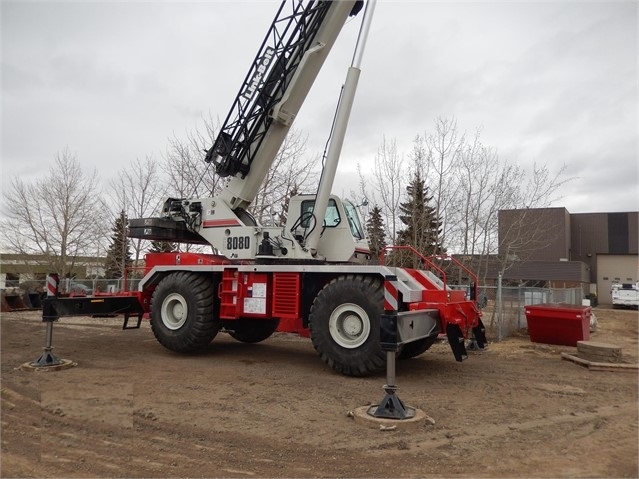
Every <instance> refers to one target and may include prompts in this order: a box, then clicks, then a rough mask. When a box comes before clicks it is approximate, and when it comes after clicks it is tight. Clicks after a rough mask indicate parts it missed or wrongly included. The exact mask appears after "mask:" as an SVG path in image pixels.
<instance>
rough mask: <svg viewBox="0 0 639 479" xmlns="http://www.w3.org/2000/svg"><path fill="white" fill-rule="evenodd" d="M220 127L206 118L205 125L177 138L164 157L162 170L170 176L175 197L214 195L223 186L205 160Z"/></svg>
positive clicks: (174, 138)
mask: <svg viewBox="0 0 639 479" xmlns="http://www.w3.org/2000/svg"><path fill="white" fill-rule="evenodd" d="M216 130H217V128H216V127H215V126H214V125H213V120H212V119H211V118H210V117H209V118H204V119H203V120H202V126H201V127H199V128H198V127H196V128H195V129H193V130H192V131H190V132H188V133H187V134H186V137H185V138H180V137H178V136H176V135H174V136H173V137H172V138H169V144H168V146H167V149H166V152H165V154H164V159H163V162H162V168H163V170H164V172H165V173H166V175H167V185H166V186H167V188H166V192H167V194H168V195H169V196H172V197H175V198H197V197H207V196H214V195H215V193H216V192H218V191H219V189H220V188H221V186H222V179H221V178H220V177H219V176H217V175H216V173H215V168H214V166H213V165H212V164H211V163H206V162H205V161H204V152H205V151H206V150H208V149H209V148H210V147H211V145H213V142H214V141H215V137H216V134H215V132H216Z"/></svg>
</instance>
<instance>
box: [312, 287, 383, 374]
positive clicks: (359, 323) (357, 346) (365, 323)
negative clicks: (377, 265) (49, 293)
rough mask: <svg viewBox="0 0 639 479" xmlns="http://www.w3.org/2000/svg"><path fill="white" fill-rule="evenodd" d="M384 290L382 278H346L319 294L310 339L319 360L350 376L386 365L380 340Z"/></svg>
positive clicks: (370, 371) (316, 299) (315, 303)
mask: <svg viewBox="0 0 639 479" xmlns="http://www.w3.org/2000/svg"><path fill="white" fill-rule="evenodd" d="M383 304H384V289H383V283H382V281H381V280H380V279H379V278H376V277H372V276H361V275H346V276H340V277H337V278H335V279H333V280H332V281H331V282H330V283H328V284H327V285H326V286H324V288H323V289H322V290H321V291H320V292H319V294H318V295H317V297H316V298H315V301H313V305H312V306H311V311H310V315H309V327H310V333H311V340H312V342H313V346H314V347H315V350H316V351H317V352H318V353H319V355H320V358H322V360H323V361H324V362H325V363H326V364H328V365H329V366H330V367H331V368H332V369H334V370H335V371H338V372H340V373H342V374H346V375H348V376H367V375H370V374H373V373H376V372H378V371H380V370H381V369H383V368H384V366H385V365H386V354H385V353H384V351H382V349H381V345H380V341H379V327H380V326H379V318H380V315H381V314H382V312H383Z"/></svg>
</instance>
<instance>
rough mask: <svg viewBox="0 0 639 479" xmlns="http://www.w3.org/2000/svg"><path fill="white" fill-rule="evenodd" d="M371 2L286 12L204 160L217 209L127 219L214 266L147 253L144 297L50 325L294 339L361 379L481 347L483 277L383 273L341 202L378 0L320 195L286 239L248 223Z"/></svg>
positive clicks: (175, 201)
mask: <svg viewBox="0 0 639 479" xmlns="http://www.w3.org/2000/svg"><path fill="white" fill-rule="evenodd" d="M363 3H364V2H363V1H362V0H357V1H347V0H344V1H334V2H333V1H312V2H308V3H303V2H302V1H300V0H292V1H291V0H288V1H287V0H284V1H283V2H282V4H281V6H280V8H279V10H278V12H277V14H276V16H275V19H274V21H273V23H272V25H271V27H270V29H269V31H268V33H267V35H266V37H265V40H264V42H263V43H262V45H261V46H260V48H259V51H258V53H257V56H256V57H255V60H254V61H253V64H252V65H251V67H250V70H249V72H248V74H247V75H246V78H245V79H244V82H243V84H242V86H241V88H240V91H239V93H238V95H237V97H236V98H235V100H234V102H233V105H232V108H231V110H230V112H229V114H228V116H227V117H226V120H225V122H224V125H223V126H222V127H221V129H220V131H219V134H218V135H217V138H216V140H215V141H214V143H213V145H212V147H211V148H210V149H209V150H208V151H207V152H206V157H205V161H206V162H208V163H209V164H210V165H212V166H214V167H215V171H216V172H217V174H218V175H220V176H222V177H225V178H227V180H228V183H227V185H226V186H225V188H224V189H223V190H222V191H221V193H220V194H219V195H217V196H215V197H205V198H168V199H167V200H166V201H165V202H164V203H163V207H162V212H161V215H160V216H159V217H156V218H138V219H132V220H130V223H129V236H130V237H133V238H144V239H148V240H159V241H171V242H182V243H193V244H201V245H210V246H212V247H213V248H214V250H215V251H216V254H204V253H192V252H172V253H149V254H147V255H146V256H145V275H144V277H143V278H142V279H141V281H140V283H139V287H138V290H137V291H136V292H131V293H126V292H124V293H122V294H120V295H115V296H111V297H107V296H101V297H100V298H99V300H98V301H95V300H92V298H78V297H68V298H62V297H59V295H57V296H56V294H55V293H54V294H52V296H50V297H49V298H48V301H47V300H45V304H44V305H43V318H45V317H47V318H55V319H57V317H58V316H61V315H62V316H64V315H72V314H76V315H77V314H84V315H87V314H96V313H110V314H113V313H118V314H123V315H124V318H125V319H124V321H125V322H124V326H123V328H125V329H126V328H128V327H129V326H128V321H129V317H130V316H131V315H137V316H138V322H137V327H139V326H140V321H141V319H142V315H144V314H149V316H150V324H151V329H152V331H153V334H154V335H155V337H156V339H157V340H158V341H159V342H160V343H161V344H162V345H163V346H165V347H166V348H168V349H169V350H172V351H176V352H192V351H197V350H201V349H203V348H205V347H207V346H208V345H209V343H211V341H212V340H213V339H214V337H215V336H216V335H217V334H218V332H220V331H225V332H228V333H229V334H230V335H231V336H232V337H233V338H235V339H236V340H238V341H242V342H246V343H257V342H260V341H263V340H265V339H266V338H268V337H269V336H271V335H272V334H273V333H274V332H275V331H283V332H293V333H298V334H300V335H304V336H310V339H311V341H312V343H313V346H314V347H315V349H316V351H317V352H318V354H319V356H320V358H321V359H322V360H323V361H324V362H325V363H326V364H327V365H328V366H330V367H331V368H332V369H334V370H336V371H338V372H340V373H343V374H346V375H352V376H363V375H368V374H371V373H374V372H376V371H378V370H380V369H382V368H383V367H384V366H385V365H386V362H387V360H388V358H390V357H391V356H392V358H393V361H394V357H395V356H397V357H399V358H411V357H414V356H417V355H419V354H421V353H423V352H424V351H426V350H427V349H428V348H429V347H430V346H431V345H432V344H433V343H434V342H435V340H436V339H437V337H438V336H439V335H446V336H447V338H448V341H449V343H450V345H451V348H452V351H453V354H454V356H455V359H456V360H458V361H461V360H463V359H465V358H466V357H467V353H466V348H465V339H468V338H471V337H472V338H473V339H474V340H475V341H476V342H477V343H478V345H479V346H480V347H483V345H484V343H485V342H486V338H485V334H484V327H483V324H482V322H481V318H480V316H481V313H480V312H479V309H478V307H477V305H476V301H475V298H476V291H477V278H476V277H475V275H474V274H473V273H472V272H470V271H468V270H466V269H465V268H463V266H462V265H461V264H460V263H458V262H456V261H455V260H454V259H453V258H451V257H444V258H442V257H429V258H426V257H423V256H421V255H419V254H418V253H417V252H416V251H414V250H412V249H411V248H409V247H402V248H404V249H408V250H410V251H411V252H412V253H414V254H417V255H418V256H419V258H420V261H421V268H423V269H416V268H399V267H391V266H386V265H385V264H384V259H385V256H386V255H385V254H383V255H382V258H381V260H380V262H378V263H377V264H372V263H374V261H371V258H370V256H371V255H370V250H369V247H368V242H367V238H366V235H365V233H364V228H363V226H362V223H361V221H360V218H359V215H358V212H357V208H356V207H355V205H353V203H351V202H350V201H347V200H342V199H340V198H338V197H337V196H335V195H332V194H331V188H332V185H333V180H334V176H335V172H336V169H337V164H338V161H339V155H340V151H341V147H342V144H343V140H344V137H345V132H346V126H347V123H348V117H349V114H350V110H351V107H352V104H353V98H354V94H355V90H356V86H357V82H358V78H359V73H360V68H359V67H360V64H361V59H362V53H363V47H364V43H365V40H366V37H367V35H368V31H369V28H370V22H371V18H372V13H373V9H374V1H373V0H371V1H369V2H368V4H367V5H366V9H365V12H364V15H363V20H362V26H361V29H360V34H359V38H358V42H357V46H356V48H355V53H354V56H353V62H352V64H351V66H350V68H349V69H348V73H347V76H346V81H345V84H344V86H343V90H342V95H341V98H340V102H339V106H338V111H337V116H336V120H335V125H334V131H333V132H332V138H331V142H330V145H329V148H328V153H327V157H326V159H325V164H324V169H323V171H322V176H321V179H320V182H319V185H318V189H317V192H316V194H312V195H310V194H306V195H299V196H294V197H292V198H290V200H289V209H288V212H287V221H286V225H285V226H284V227H276V226H270V225H269V226H264V225H260V224H258V222H257V221H256V220H255V219H254V218H253V217H252V216H251V214H249V212H248V208H249V206H250V205H251V202H252V201H253V200H254V198H255V196H256V194H257V191H258V189H259V187H260V185H261V183H262V181H263V180H264V177H265V175H266V174H267V172H268V170H269V168H270V167H271V165H272V163H273V160H274V159H275V157H276V155H277V153H278V150H279V148H280V147H281V145H282V143H283V141H284V139H285V137H286V134H287V132H288V131H289V129H290V127H291V125H292V124H293V121H294V119H295V117H296V115H297V113H298V111H299V110H300V108H301V106H302V104H303V102H304V100H305V98H306V95H307V93H308V92H309V90H310V88H311V86H312V84H313V82H314V80H315V78H316V76H317V75H318V73H319V71H320V68H321V67H322V64H323V62H324V60H325V58H326V57H327V55H328V53H329V51H330V49H331V47H332V46H333V44H334V43H335V41H336V39H337V37H338V34H339V33H340V30H341V29H342V27H343V25H344V24H345V23H346V21H347V20H348V18H349V17H351V16H354V15H357V14H358V13H359V11H360V10H361V9H362V7H363ZM392 249H394V247H389V248H388V249H387V250H386V251H385V253H389V252H390V251H391V250H392ZM442 262H443V263H446V264H448V265H456V266H458V267H459V268H460V269H461V270H463V271H464V274H465V277H467V278H468V279H469V282H470V284H471V286H470V288H469V291H468V292H467V291H463V290H455V289H453V288H451V287H450V286H449V285H448V282H447V271H446V269H445V268H443V267H441V264H442ZM134 327H135V326H134ZM389 353H394V354H390V355H389ZM47 360H48V359H45V361H47Z"/></svg>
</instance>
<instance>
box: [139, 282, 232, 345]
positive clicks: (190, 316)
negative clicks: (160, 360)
mask: <svg viewBox="0 0 639 479" xmlns="http://www.w3.org/2000/svg"><path fill="white" fill-rule="evenodd" d="M214 303H215V287H214V284H213V279H212V278H211V277H210V276H207V275H203V274H196V273H189V272H184V271H180V272H177V273H171V274H169V275H168V276H166V277H165V278H164V279H162V281H160V283H159V284H158V285H157V287H156V288H155V292H154V293H153V297H152V299H151V329H152V330H153V334H154V335H155V338H156V339H157V340H158V341H159V342H160V344H162V346H164V347H165V348H167V349H170V350H171V351H176V352H179V353H187V352H193V351H198V350H201V349H203V348H205V347H206V346H207V345H208V344H209V343H210V342H211V341H212V340H213V338H214V337H215V335H216V334H217V332H218V331H219V330H220V327H221V326H222V323H221V321H220V319H219V318H218V317H217V315H216V314H214V313H215V312H214Z"/></svg>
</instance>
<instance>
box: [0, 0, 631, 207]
mask: <svg viewBox="0 0 639 479" xmlns="http://www.w3.org/2000/svg"><path fill="white" fill-rule="evenodd" d="M278 4H279V2H272V1H253V2H249V1H234V2H231V1H208V2H206V1H204V2H178V1H173V2H159V1H158V2H154V1H146V2H133V1H131V2H128V1H127V2H94V1H70V2H54V1H39V2H31V1H16V2H12V1H2V3H1V21H2V23H1V31H2V188H6V187H7V184H8V181H9V180H10V178H12V177H15V176H20V177H21V178H23V179H24V180H25V181H32V180H33V179H35V178H36V177H37V175H42V174H45V173H46V171H47V168H48V167H49V165H50V164H51V162H52V159H53V157H54V156H55V154H56V153H57V152H59V151H61V150H62V149H64V148H65V147H68V148H69V149H70V150H71V151H72V152H75V153H77V155H78V158H79V159H80V161H81V162H82V164H83V166H86V167H87V171H91V169H92V168H93V167H94V166H95V168H97V170H98V172H99V174H100V176H101V177H102V178H103V179H104V180H107V179H109V178H110V177H112V176H113V175H114V174H115V173H116V172H117V170H119V169H122V168H125V167H126V166H127V165H128V164H129V162H130V161H131V160H134V159H136V158H141V159H143V158H145V157H146V156H148V155H154V156H156V157H157V158H160V156H161V153H162V151H163V150H164V149H165V147H166V145H167V139H168V138H169V137H172V136H173V135H178V136H180V135H183V134H184V133H185V132H187V131H190V130H193V129H194V128H195V127H197V126H198V125H200V124H201V118H202V117H204V116H208V115H209V114H210V115H211V116H212V117H213V118H217V117H220V118H221V119H223V118H224V117H226V114H227V112H228V110H229V108H230V106H231V103H232V101H233V99H234V98H235V95H236V93H237V90H238V89H239V87H240V83H241V81H242V80H243V78H244V76H245V75H246V72H247V71H248V68H249V65H250V63H251V61H252V60H253V57H254V56H255V53H256V52H257V48H258V46H259V44H260V43H261V41H262V39H263V37H264V35H265V33H266V31H267V29H268V27H269V25H270V23H271V21H272V19H273V16H274V14H275V11H276V9H277V6H278ZM637 5H638V3H637V2H636V1H625V2H622V1H617V2H615V1H605V2H592V1H588V2H582V1H553V2H550V1H539V2H518V1H499V2H488V1H475V2H456V1H450V2H439V1H412V2H406V1H404V2H400V1H392V0H386V1H385V0H379V2H378V4H377V9H376V12H375V17H374V19H373V25H372V29H371V33H370V37H369V42H368V45H367V49H366V52H365V54H364V61H363V65H362V76H361V78H360V83H359V89H358V91H357V95H356V99H355V105H354V108H353V113H352V116H351V121H350V123H349V129H348V134H347V137H346V142H345V146H344V149H343V152H342V160H341V162H340V167H339V170H338V182H337V183H336V185H335V188H334V191H335V192H336V193H343V192H344V191H350V190H351V189H355V188H353V184H356V182H357V176H356V173H355V169H356V164H357V163H360V164H361V165H362V167H363V169H364V171H367V170H369V169H372V165H373V161H374V157H375V155H376V153H377V151H378V149H379V147H380V145H381V143H382V140H383V138H384V137H386V139H387V140H393V139H394V140H396V141H397V143H398V145H399V147H400V151H402V152H404V153H405V154H406V155H408V154H409V152H410V148H411V145H412V141H413V138H414V137H415V136H416V135H417V134H423V133H427V132H429V131H430V130H432V126H433V122H434V120H435V119H436V118H437V117H444V118H455V119H456V120H457V122H458V126H459V128H460V129H461V130H466V131H468V132H469V133H473V132H474V131H475V130H476V129H477V128H482V129H483V132H482V139H483V143H484V144H486V145H489V146H492V147H494V148H495V149H496V150H497V152H498V154H499V156H500V157H501V158H502V159H508V160H509V161H513V162H516V163H518V164H521V165H532V164H533V163H534V162H536V163H537V164H544V163H545V164H548V165H549V166H550V168H551V170H552V171H557V170H558V169H559V168H560V167H561V166H562V165H564V164H565V165H567V167H568V174H569V175H570V176H574V177H576V178H577V179H576V180H575V181H573V182H572V183H570V184H569V186H567V187H566V188H565V189H564V191H563V192H562V193H563V196H564V198H563V200H562V201H561V202H560V203H557V204H555V206H565V207H566V208H568V210H569V211H570V212H571V213H581V212H603V211H629V210H637V209H638V208H639V192H638V184H639V178H638V173H637V163H638V156H637V136H638V130H637V117H638V98H637V84H638V75H637V62H638V52H639V47H638V43H637V41H638V39H637V24H638V11H637V10H638V8H637ZM359 18H360V16H358V17H357V19H356V20H353V21H350V22H349V23H348V24H347V25H346V26H345V28H344V30H343V32H342V34H341V36H340V38H339V40H338V43H337V44H336V45H335V47H334V49H333V51H332V53H331V55H330V56H329V58H328V60H327V63H326V65H325V67H324V69H323V70H322V71H321V73H320V76H319V77H318V79H317V82H316V85H315V87H314V89H313V90H312V91H311V93H310V94H309V96H308V97H307V101H306V103H305V104H304V106H303V108H302V110H301V111H300V113H299V115H298V118H297V120H296V123H295V126H296V128H297V129H299V130H302V131H303V132H304V133H305V134H308V135H309V140H308V147H309V149H310V151H311V153H320V152H321V151H322V149H323V146H324V143H325V141H326V137H327V135H328V133H329V128H330V124H331V121H332V117H333V113H334V109H335V104H336V101H337V96H338V94H339V88H340V85H341V84H342V82H343V81H344V78H345V75H346V69H347V67H348V66H349V64H350V61H351V58H352V54H353V48H354V45H355V38H356V35H357V30H358V28H359ZM349 181H350V183H349Z"/></svg>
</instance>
